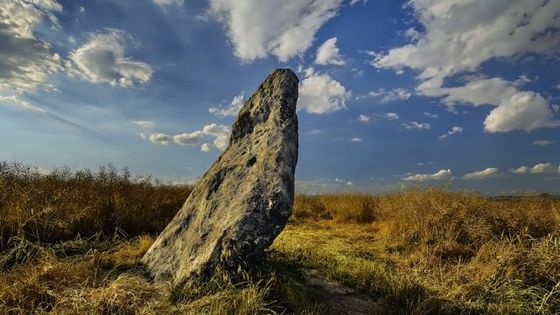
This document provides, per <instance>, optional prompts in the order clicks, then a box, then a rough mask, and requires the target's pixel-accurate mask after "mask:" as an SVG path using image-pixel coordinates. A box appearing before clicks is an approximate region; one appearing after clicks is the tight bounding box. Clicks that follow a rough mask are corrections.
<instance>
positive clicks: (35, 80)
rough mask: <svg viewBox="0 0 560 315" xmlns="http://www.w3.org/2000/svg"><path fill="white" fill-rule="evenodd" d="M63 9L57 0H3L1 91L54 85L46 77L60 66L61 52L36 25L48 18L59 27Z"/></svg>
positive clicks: (0, 2)
mask: <svg viewBox="0 0 560 315" xmlns="http://www.w3.org/2000/svg"><path fill="white" fill-rule="evenodd" d="M60 11H62V6H61V5H60V4H59V3H58V2H57V1H56V0H41V1H26V0H0V43H2V44H0V91H10V92H17V93H20V92H27V91H32V90H34V89H36V88H38V87H42V88H53V86H52V85H50V84H48V83H47V82H46V79H47V78H48V76H49V75H51V74H53V73H55V72H57V71H58V70H60V68H61V66H60V56H59V55H58V54H56V53H51V52H50V48H51V45H50V44H49V43H47V42H44V41H42V40H40V39H38V38H37V37H36V35H35V33H34V29H35V28H36V27H37V26H38V25H40V24H41V23H43V22H44V21H48V22H49V23H50V24H51V25H52V26H53V27H55V28H57V27H58V20H57V18H56V17H55V15H54V13H57V12H60Z"/></svg>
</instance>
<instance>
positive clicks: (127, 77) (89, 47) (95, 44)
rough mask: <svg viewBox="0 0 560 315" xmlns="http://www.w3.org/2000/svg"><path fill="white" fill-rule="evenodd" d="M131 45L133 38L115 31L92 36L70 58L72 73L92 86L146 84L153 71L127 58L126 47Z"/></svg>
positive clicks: (149, 67) (146, 65)
mask: <svg viewBox="0 0 560 315" xmlns="http://www.w3.org/2000/svg"><path fill="white" fill-rule="evenodd" d="M130 41H132V38H131V37H130V35H128V34H127V33H126V32H124V31H121V30H116V29H107V30H105V31H104V32H103V33H96V34H92V35H91V36H90V38H89V40H88V41H87V42H86V43H85V44H84V45H82V46H81V47H79V48H78V49H76V50H74V51H73V52H72V53H71V54H70V60H71V61H72V62H71V63H69V67H70V68H71V70H70V71H71V73H73V74H77V75H78V76H79V77H81V78H82V79H84V80H87V81H90V82H93V83H109V84H111V85H113V86H120V87H131V86H134V85H138V84H144V83H147V82H148V81H150V79H151V77H152V74H153V72H154V71H153V69H152V67H151V66H150V65H148V64H147V63H145V62H141V61H135V60H133V59H132V58H131V57H127V56H125V48H126V47H125V44H126V43H127V42H130Z"/></svg>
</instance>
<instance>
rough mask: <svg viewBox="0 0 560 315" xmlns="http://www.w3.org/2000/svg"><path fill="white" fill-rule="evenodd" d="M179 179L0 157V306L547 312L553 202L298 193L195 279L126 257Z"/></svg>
mask: <svg viewBox="0 0 560 315" xmlns="http://www.w3.org/2000/svg"><path fill="white" fill-rule="evenodd" d="M190 191H191V187H190V186H176V185H166V184H162V183H160V182H158V181H157V180H154V179H152V178H150V177H142V178H139V177H134V176H131V175H130V174H129V172H128V171H126V170H123V171H117V170H116V169H115V168H114V167H112V166H110V165H108V166H104V167H101V168H99V169H98V170H96V171H91V170H82V171H72V170H70V169H58V170H55V171H53V172H50V173H48V174H47V173H44V172H40V171H39V170H37V169H34V168H32V167H28V166H25V165H22V164H17V163H6V162H3V163H0V314H44V313H52V314H269V313H272V314H276V313H277V314H292V313H295V314H329V313H344V312H346V313H365V314H376V313H389V314H391V313H394V314H558V313H560V200H559V199H557V198H554V197H551V196H545V195H531V196H523V197H515V198H514V197H508V198H489V197H483V196H481V195H478V194H474V193H466V192H450V191H446V190H444V189H415V190H410V191H406V192H400V193H394V194H387V195H381V196H370V195H356V194H333V195H318V196H306V195H298V196H297V198H296V202H295V204H294V209H293V213H292V217H291V219H290V222H289V223H288V226H287V227H286V229H285V230H284V231H283V232H282V234H281V235H280V236H279V237H278V238H277V239H276V241H275V242H274V244H273V246H272V247H271V248H270V249H269V250H267V251H266V252H265V254H264V255H263V256H262V257H260V258H259V259H258V261H256V262H255V264H254V265H253V266H251V267H250V268H248V269H246V270H240V271H239V272H238V273H236V274H226V273H224V272H219V271H218V272H217V273H216V274H215V275H214V277H213V278H212V279H211V280H210V281H208V282H206V283H193V284H190V285H189V286H187V287H176V288H172V287H167V286H165V285H158V284H155V283H153V282H151V280H150V278H149V277H148V275H146V273H145V271H144V270H143V268H142V266H141V264H140V263H139V260H140V258H141V257H142V255H143V254H144V253H145V252H146V250H147V249H148V248H149V246H150V245H151V243H152V242H153V241H154V240H155V237H157V233H158V232H159V231H161V230H162V229H163V228H164V227H165V226H166V224H167V222H168V221H169V220H170V219H171V218H172V217H173V216H174V214H175V213H176V211H177V210H178V209H179V208H180V207H181V205H182V203H183V202H184V201H185V199H186V197H187V196H188V195H189V193H190Z"/></svg>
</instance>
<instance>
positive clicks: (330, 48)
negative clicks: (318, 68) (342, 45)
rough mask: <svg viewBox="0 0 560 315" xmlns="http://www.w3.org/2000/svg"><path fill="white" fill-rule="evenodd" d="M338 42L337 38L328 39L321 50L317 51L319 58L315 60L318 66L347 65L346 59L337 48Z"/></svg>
mask: <svg viewBox="0 0 560 315" xmlns="http://www.w3.org/2000/svg"><path fill="white" fill-rule="evenodd" d="M336 41H337V38H336V37H333V38H330V39H327V40H326V41H325V42H324V43H323V44H322V45H321V46H320V47H319V49H317V57H316V58H315V63H316V64H318V65H336V66H342V65H345V64H346V62H345V61H344V58H343V57H342V56H341V55H340V51H339V49H338V47H336Z"/></svg>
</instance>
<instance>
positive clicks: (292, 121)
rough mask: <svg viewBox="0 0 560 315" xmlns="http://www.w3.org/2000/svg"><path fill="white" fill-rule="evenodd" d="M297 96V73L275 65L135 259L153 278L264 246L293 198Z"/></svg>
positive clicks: (226, 261) (203, 274) (249, 254)
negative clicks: (224, 142) (216, 153)
mask: <svg viewBox="0 0 560 315" xmlns="http://www.w3.org/2000/svg"><path fill="white" fill-rule="evenodd" d="M297 98H298V78H297V76H296V75H295V74H294V72H292V71H291V70H290V69H277V70H275V71H273V72H272V73H271V74H270V75H269V76H268V78H267V79H266V80H265V81H264V82H263V83H262V84H261V85H260V86H259V88H258V89H257V91H256V92H255V93H254V94H253V95H252V96H251V97H250V98H249V99H248V100H247V101H246V103H245V104H244V105H243V107H242V108H241V111H240V112H239V115H238V117H237V120H236V121H235V122H234V124H233V128H232V133H231V138H230V141H229V146H228V148H227V149H226V150H225V151H224V152H223V153H222V155H221V156H220V157H219V158H218V159H217V160H216V161H215V162H214V164H212V166H211V167H210V169H209V170H208V171H207V172H206V174H204V176H203V177H202V178H201V179H200V181H199V182H198V183H197V184H196V186H195V187H194V190H193V191H192V193H191V194H190V196H189V197H188V199H187V201H186V202H185V204H184V205H183V207H182V208H181V210H179V212H178V213H177V215H176V216H175V218H173V220H172V221H171V222H170V223H169V225H168V226H167V227H166V228H165V230H164V231H163V232H162V233H161V234H160V236H159V237H158V239H157V240H156V241H155V243H154V244H153V245H152V247H150V249H149V250H148V252H147V253H146V255H145V256H144V257H143V258H142V262H143V263H144V264H145V266H146V267H147V269H148V271H149V272H150V273H151V274H152V275H153V276H154V277H155V279H156V281H169V282H171V283H172V284H173V285H180V284H183V283H185V282H186V281H188V280H190V279H193V278H207V277H208V276H210V275H211V274H212V273H213V272H214V270H215V269H216V268H217V267H218V266H221V267H223V268H224V269H226V270H227V269H234V268H237V267H238V266H239V265H242V264H244V263H247V262H249V261H250V260H251V259H252V258H254V257H255V256H257V255H259V254H260V253H262V252H263V250H264V249H265V248H266V247H268V246H270V245H271V244H272V241H273V240H274V238H275V237H276V236H277V235H278V234H279V233H280V232H281V231H282V229H283V228H284V226H285V225H286V222H287V220H288V217H289V216H290V213H291V209H292V204H293V200H294V171H295V168H296V163H297V157H298V120H297V115H296V103H297Z"/></svg>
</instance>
